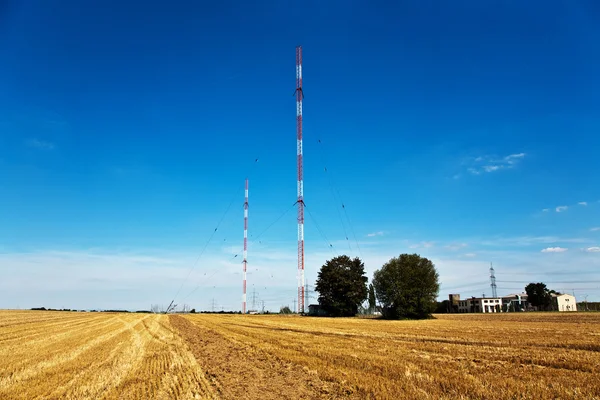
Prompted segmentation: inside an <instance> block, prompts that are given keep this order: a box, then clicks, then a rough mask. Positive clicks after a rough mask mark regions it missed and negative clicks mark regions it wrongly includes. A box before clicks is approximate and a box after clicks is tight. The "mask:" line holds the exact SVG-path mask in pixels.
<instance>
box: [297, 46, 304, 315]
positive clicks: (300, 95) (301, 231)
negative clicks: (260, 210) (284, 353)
mask: <svg viewBox="0 0 600 400" xmlns="http://www.w3.org/2000/svg"><path fill="white" fill-rule="evenodd" d="M295 94H296V147H297V152H296V155H297V162H298V201H297V203H298V312H299V313H303V312H304V177H303V165H302V99H303V97H304V93H303V92H302V46H298V47H296V93H295Z"/></svg>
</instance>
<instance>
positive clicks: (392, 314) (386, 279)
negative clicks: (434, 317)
mask: <svg viewBox="0 0 600 400" xmlns="http://www.w3.org/2000/svg"><path fill="white" fill-rule="evenodd" d="M438 277H439V275H438V273H437V271H436V269H435V265H433V263H432V262H431V261H430V260H428V259H427V258H424V257H421V256H419V255H418V254H401V255H400V256H399V257H396V258H392V259H391V260H389V261H388V262H387V263H386V264H384V265H383V267H381V269H379V270H377V271H375V273H374V276H373V286H374V287H375V292H376V295H377V299H378V300H379V302H380V303H381V305H382V306H383V310H382V311H383V316H384V317H385V318H391V319H399V318H415V319H419V318H427V317H429V316H430V314H431V313H432V312H433V311H434V310H435V307H436V298H437V295H438V292H439V289H440V285H439V282H438Z"/></svg>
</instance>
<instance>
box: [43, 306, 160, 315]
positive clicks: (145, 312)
mask: <svg viewBox="0 0 600 400" xmlns="http://www.w3.org/2000/svg"><path fill="white" fill-rule="evenodd" d="M31 310H32V311H71V312H109V313H131V312H133V313H142V314H151V313H152V312H151V311H148V310H139V311H128V310H75V309H70V308H46V307H33V308H32V309H31Z"/></svg>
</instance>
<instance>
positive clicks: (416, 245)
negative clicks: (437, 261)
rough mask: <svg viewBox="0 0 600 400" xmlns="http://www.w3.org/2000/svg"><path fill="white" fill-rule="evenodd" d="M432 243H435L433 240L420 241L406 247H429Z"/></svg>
mask: <svg viewBox="0 0 600 400" xmlns="http://www.w3.org/2000/svg"><path fill="white" fill-rule="evenodd" d="M434 244H435V243H434V242H420V243H416V244H413V245H410V246H408V247H409V248H411V249H419V248H423V249H429V248H431V247H433V245H434Z"/></svg>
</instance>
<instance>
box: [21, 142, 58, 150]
mask: <svg viewBox="0 0 600 400" xmlns="http://www.w3.org/2000/svg"><path fill="white" fill-rule="evenodd" d="M27 145H28V146H31V147H35V148H36V149H41V150H52V149H54V147H55V146H54V143H50V142H46V141H43V140H39V139H31V140H29V141H27Z"/></svg>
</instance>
